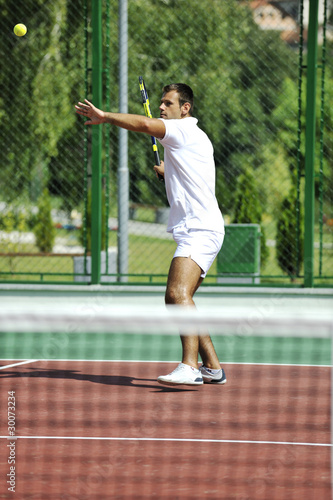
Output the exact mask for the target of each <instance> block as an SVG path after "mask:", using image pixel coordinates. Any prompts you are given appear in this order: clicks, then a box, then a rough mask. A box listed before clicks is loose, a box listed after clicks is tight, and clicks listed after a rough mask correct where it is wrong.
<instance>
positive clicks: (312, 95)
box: [304, 0, 318, 287]
mask: <svg viewBox="0 0 333 500" xmlns="http://www.w3.org/2000/svg"><path fill="white" fill-rule="evenodd" d="M317 53H318V0H310V12H309V30H308V64H307V82H306V86H307V90H306V132H305V194H304V286H305V287H313V274H314V208H315V203H314V201H315V194H314V191H315V190H314V174H315V169H314V165H315V140H316V85H317Z"/></svg>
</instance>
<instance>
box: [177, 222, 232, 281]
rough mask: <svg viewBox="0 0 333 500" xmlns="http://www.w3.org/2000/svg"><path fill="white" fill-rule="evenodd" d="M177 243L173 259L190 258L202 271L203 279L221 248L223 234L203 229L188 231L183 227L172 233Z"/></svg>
mask: <svg viewBox="0 0 333 500" xmlns="http://www.w3.org/2000/svg"><path fill="white" fill-rule="evenodd" d="M172 236H173V239H174V240H175V242H176V243H177V249H176V251H175V253H174V257H191V259H192V260H193V261H194V262H195V263H196V264H198V266H199V267H200V268H201V270H202V274H201V278H204V277H205V276H206V274H207V272H208V270H209V268H210V266H211V265H212V264H213V262H214V260H215V257H216V256H217V254H218V253H219V251H220V250H221V247H222V243H223V239H224V234H222V233H216V232H214V231H207V230H205V229H188V228H187V227H186V226H185V225H182V226H178V227H176V228H175V229H174V230H173V232H172Z"/></svg>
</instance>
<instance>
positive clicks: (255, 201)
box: [233, 169, 268, 266]
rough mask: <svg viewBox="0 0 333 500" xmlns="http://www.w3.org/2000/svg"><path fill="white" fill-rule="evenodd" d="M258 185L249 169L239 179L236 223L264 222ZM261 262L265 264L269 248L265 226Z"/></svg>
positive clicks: (235, 212)
mask: <svg viewBox="0 0 333 500" xmlns="http://www.w3.org/2000/svg"><path fill="white" fill-rule="evenodd" d="M258 192H259V189H258V186H257V183H256V179H255V176H254V174H253V173H252V172H251V171H250V170H249V169H248V170H246V171H245V172H244V173H243V174H241V175H240V176H239V177H238V179H237V186H236V195H235V206H234V217H233V223H234V224H259V225H261V222H262V219H261V218H262V208H261V205H260V202H259V196H258ZM260 232H261V238H260V262H261V265H262V266H264V265H265V263H266V261H267V257H268V249H267V246H266V236H265V231H264V229H263V227H261V228H260Z"/></svg>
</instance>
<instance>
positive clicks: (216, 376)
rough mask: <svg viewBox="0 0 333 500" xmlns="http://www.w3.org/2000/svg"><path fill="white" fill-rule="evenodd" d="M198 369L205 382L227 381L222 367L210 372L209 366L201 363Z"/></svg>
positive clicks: (221, 382) (222, 382) (220, 382)
mask: <svg viewBox="0 0 333 500" xmlns="http://www.w3.org/2000/svg"><path fill="white" fill-rule="evenodd" d="M199 370H200V372H201V375H202V378H203V381H204V383H205V384H225V383H226V382H227V377H226V376H225V372H224V370H223V368H221V370H219V371H218V372H217V373H212V372H211V370H210V369H209V368H206V367H205V366H204V365H202V366H200V368H199Z"/></svg>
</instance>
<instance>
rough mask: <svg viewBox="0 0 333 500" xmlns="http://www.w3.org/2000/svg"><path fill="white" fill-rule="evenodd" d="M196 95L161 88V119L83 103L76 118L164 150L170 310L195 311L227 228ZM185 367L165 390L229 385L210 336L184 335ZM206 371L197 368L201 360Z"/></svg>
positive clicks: (180, 87)
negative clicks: (171, 245) (172, 246)
mask: <svg viewBox="0 0 333 500" xmlns="http://www.w3.org/2000/svg"><path fill="white" fill-rule="evenodd" d="M193 100H194V99H193V92H192V89H191V88H190V87H189V86H188V85H186V84H183V83H176V84H171V85H167V86H165V87H164V88H163V94H162V99H161V104H160V118H158V119H154V118H147V117H146V116H141V115H132V114H125V113H110V112H105V111H102V110H100V109H98V108H96V107H95V106H94V105H93V104H92V103H90V102H89V101H87V100H85V102H84V103H82V102H79V103H78V104H77V105H76V106H75V108H76V112H77V113H78V114H80V115H83V116H85V117H87V118H89V120H88V121H87V122H85V124H86V125H98V124H101V123H111V124H112V125H116V126H118V127H122V128H125V129H127V130H131V131H134V132H142V133H145V134H148V135H150V136H154V137H156V139H158V141H159V142H160V143H161V144H162V146H163V147H164V162H163V161H162V162H161V164H160V165H159V166H157V165H155V166H154V170H155V172H156V173H158V174H160V175H163V176H164V180H165V188H166V193H167V197H168V201H169V205H170V215H169V221H168V227H167V231H168V232H171V233H172V234H173V238H174V240H175V241H176V243H177V249H176V252H175V254H174V256H173V259H172V262H171V265H170V270H169V275H168V282H167V288H166V293H165V302H166V304H178V305H182V306H192V307H194V306H195V304H194V301H193V296H194V294H195V292H196V290H197V289H198V288H199V286H200V285H201V283H202V281H203V279H204V278H205V276H206V274H207V271H208V269H209V268H210V266H211V265H212V263H213V261H214V259H215V257H216V256H217V254H218V252H219V251H220V249H221V246H222V243H223V238H224V222H223V217H222V214H221V212H220V210H219V207H218V203H217V200H216V197H215V163H214V156H213V146H212V143H211V142H210V140H209V139H208V137H207V135H206V134H205V133H204V132H203V131H202V130H201V129H200V128H199V127H198V126H197V122H198V120H197V119H196V118H194V117H193V116H192V111H193ZM181 341H182V348H183V356H182V362H181V363H180V364H179V365H178V366H177V368H176V369H175V370H173V372H171V373H169V374H168V375H162V376H160V377H158V379H157V380H158V382H160V383H161V384H165V385H179V384H185V385H201V384H203V383H204V382H205V383H217V384H225V383H226V381H227V380H226V376H225V373H224V370H223V368H221V366H220V362H219V359H218V357H217V355H216V352H215V349H214V346H213V343H212V340H211V338H210V336H209V335H208V334H200V335H196V334H193V335H188V334H187V335H181ZM199 354H200V356H201V359H202V362H203V364H202V366H201V367H200V368H198V355H199Z"/></svg>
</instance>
